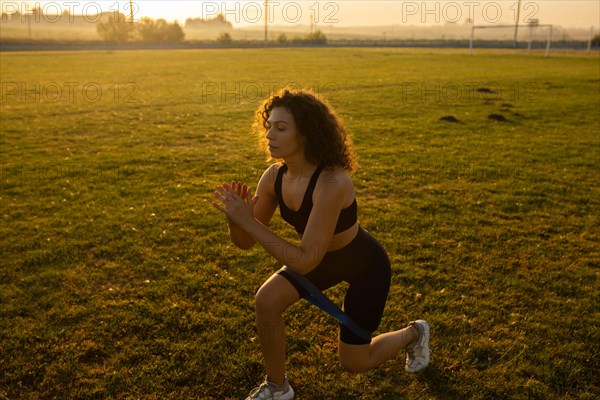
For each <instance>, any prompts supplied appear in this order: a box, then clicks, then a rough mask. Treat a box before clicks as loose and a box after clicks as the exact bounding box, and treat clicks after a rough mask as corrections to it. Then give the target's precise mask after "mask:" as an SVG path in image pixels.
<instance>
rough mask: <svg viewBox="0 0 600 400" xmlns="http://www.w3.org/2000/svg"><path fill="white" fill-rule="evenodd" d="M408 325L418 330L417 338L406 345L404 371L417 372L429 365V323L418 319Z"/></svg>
mask: <svg viewBox="0 0 600 400" xmlns="http://www.w3.org/2000/svg"><path fill="white" fill-rule="evenodd" d="M410 325H412V326H414V327H415V328H417V330H418V331H419V340H417V341H415V342H414V343H411V344H409V345H408V346H406V349H405V350H406V364H405V365H404V369H405V370H406V372H419V371H421V370H423V369H425V368H427V366H428V365H429V324H428V323H427V321H424V320H422V319H418V320H416V321H414V322H411V323H410Z"/></svg>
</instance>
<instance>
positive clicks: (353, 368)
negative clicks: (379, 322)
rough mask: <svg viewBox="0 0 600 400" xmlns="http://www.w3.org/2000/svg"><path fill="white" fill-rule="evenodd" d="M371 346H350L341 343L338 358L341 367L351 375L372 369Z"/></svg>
mask: <svg viewBox="0 0 600 400" xmlns="http://www.w3.org/2000/svg"><path fill="white" fill-rule="evenodd" d="M369 347H370V345H368V344H367V345H348V344H345V343H343V342H340V348H339V352H338V357H339V360H340V365H341V366H342V368H344V369H345V370H346V371H348V372H351V373H355V374H358V373H361V372H365V371H368V370H369V369H371V366H370V364H369Z"/></svg>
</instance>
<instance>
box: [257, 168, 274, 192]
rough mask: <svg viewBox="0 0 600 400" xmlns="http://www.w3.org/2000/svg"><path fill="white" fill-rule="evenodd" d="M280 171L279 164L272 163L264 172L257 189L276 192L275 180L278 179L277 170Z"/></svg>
mask: <svg viewBox="0 0 600 400" xmlns="http://www.w3.org/2000/svg"><path fill="white" fill-rule="evenodd" d="M278 171H279V164H276V163H275V164H271V165H270V166H269V168H267V169H266V170H265V172H263V174H262V176H261V177H260V181H259V182H258V187H257V190H260V191H261V192H263V193H273V194H274V193H275V180H276V179H277V172H278Z"/></svg>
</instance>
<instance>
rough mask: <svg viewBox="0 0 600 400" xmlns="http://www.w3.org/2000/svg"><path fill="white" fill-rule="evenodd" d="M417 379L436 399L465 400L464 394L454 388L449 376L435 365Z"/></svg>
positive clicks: (454, 385) (454, 383) (454, 384)
mask: <svg viewBox="0 0 600 400" xmlns="http://www.w3.org/2000/svg"><path fill="white" fill-rule="evenodd" d="M417 379H418V380H419V381H420V382H421V383H422V384H423V385H426V386H427V388H428V389H429V393H431V395H433V396H434V398H437V399H444V400H448V399H457V400H459V399H460V400H463V399H465V395H466V394H465V393H461V392H460V391H458V390H457V388H456V386H457V385H456V382H453V381H452V379H451V375H449V374H448V372H447V371H443V370H441V369H439V368H438V367H437V366H436V365H435V364H433V365H429V367H428V368H427V369H426V370H425V371H423V372H421V373H419V374H418V375H417Z"/></svg>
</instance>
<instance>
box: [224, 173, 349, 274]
mask: <svg viewBox="0 0 600 400" xmlns="http://www.w3.org/2000/svg"><path fill="white" fill-rule="evenodd" d="M324 178H326V177H324ZM348 184H350V185H352V182H351V180H350V179H349V177H348V179H331V177H330V178H326V179H321V180H320V182H319V183H318V184H317V187H316V188H315V192H314V199H313V204H314V205H313V208H312V211H311V214H310V217H309V219H308V223H307V225H306V229H305V231H304V234H303V235H302V240H301V242H300V245H299V246H296V245H294V244H292V243H290V242H288V241H286V240H284V239H282V238H281V237H279V236H278V235H276V234H275V233H274V232H273V231H271V230H270V229H269V228H267V227H266V226H265V225H263V224H262V223H261V222H260V221H258V220H257V219H256V218H254V216H253V213H252V201H251V198H252V196H250V195H249V196H247V198H246V201H244V200H243V199H242V198H241V197H240V196H239V195H238V194H237V193H236V191H235V190H233V189H232V188H231V187H230V186H229V185H226V184H225V185H223V186H221V187H220V188H221V189H219V192H220V196H217V198H218V199H219V200H220V201H221V203H220V204H219V203H216V202H214V203H213V205H214V206H215V207H216V208H218V209H219V210H221V211H222V212H224V213H225V214H227V215H228V216H229V217H230V218H231V219H233V220H234V221H235V222H236V223H237V224H238V225H239V226H240V227H241V228H242V229H244V230H245V231H246V232H248V233H249V234H250V235H251V236H252V237H253V238H254V240H256V242H257V243H259V244H260V245H261V246H262V247H263V248H264V249H265V250H266V251H267V252H268V253H269V254H271V255H272V256H273V257H275V258H276V259H277V260H278V261H279V262H281V263H282V264H284V265H286V266H288V267H289V268H292V269H293V270H295V271H297V272H298V273H300V274H307V273H308V272H310V271H311V270H312V269H313V268H315V267H316V266H317V265H318V264H319V263H320V262H321V260H322V259H323V257H324V256H325V253H326V252H327V249H328V248H329V245H330V243H331V240H332V238H333V234H334V231H335V226H336V224H337V220H338V216H339V215H340V211H341V209H342V206H343V204H342V202H343V199H344V193H345V192H346V191H347V190H348V187H347V185H348ZM248 199H250V200H248ZM259 201H260V199H259Z"/></svg>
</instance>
